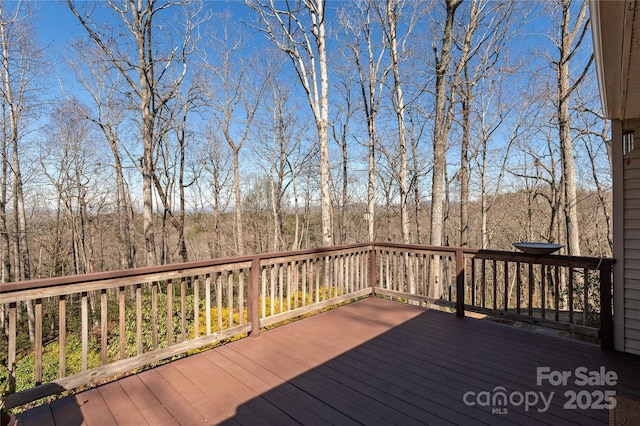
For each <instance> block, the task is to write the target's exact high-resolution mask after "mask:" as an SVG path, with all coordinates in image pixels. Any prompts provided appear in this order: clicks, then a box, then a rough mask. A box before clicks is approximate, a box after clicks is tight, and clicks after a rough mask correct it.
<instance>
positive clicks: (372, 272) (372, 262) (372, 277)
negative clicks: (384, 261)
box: [369, 245, 378, 297]
mask: <svg viewBox="0 0 640 426" xmlns="http://www.w3.org/2000/svg"><path fill="white" fill-rule="evenodd" d="M377 278H378V275H377V266H376V246H373V245H372V246H371V250H370V251H369V286H370V287H371V295H370V297H376V281H377Z"/></svg>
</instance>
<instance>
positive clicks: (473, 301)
mask: <svg viewBox="0 0 640 426" xmlns="http://www.w3.org/2000/svg"><path fill="white" fill-rule="evenodd" d="M476 303H477V301H476V259H475V257H472V258H471V306H476Z"/></svg>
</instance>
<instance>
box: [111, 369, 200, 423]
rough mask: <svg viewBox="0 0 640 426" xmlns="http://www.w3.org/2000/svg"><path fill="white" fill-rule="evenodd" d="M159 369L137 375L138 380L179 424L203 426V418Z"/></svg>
mask: <svg viewBox="0 0 640 426" xmlns="http://www.w3.org/2000/svg"><path fill="white" fill-rule="evenodd" d="M162 367H164V365H163V366H162ZM160 368H161V367H158V368H154V369H153V370H148V371H145V372H143V373H140V374H139V377H140V380H141V381H142V382H143V383H144V384H145V386H146V387H147V389H149V392H150V393H151V394H152V395H153V397H155V398H157V399H158V401H160V402H161V403H162V405H163V407H165V409H166V410H167V411H169V413H171V416H172V417H173V418H175V419H178V421H179V423H180V424H183V423H184V424H188V423H191V424H204V423H205V422H206V420H205V418H204V417H202V416H201V415H200V414H199V413H198V412H197V411H196V410H195V409H194V408H193V407H192V406H191V404H190V402H189V401H188V400H187V399H185V398H183V396H182V394H181V393H180V392H178V391H177V390H176V389H175V388H174V387H173V386H172V385H171V384H170V383H168V382H167V381H166V380H165V379H164V378H163V376H162V375H160V373H159V372H158V370H159V369H160ZM107 386H109V385H107Z"/></svg>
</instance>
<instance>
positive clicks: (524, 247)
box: [513, 242, 564, 255]
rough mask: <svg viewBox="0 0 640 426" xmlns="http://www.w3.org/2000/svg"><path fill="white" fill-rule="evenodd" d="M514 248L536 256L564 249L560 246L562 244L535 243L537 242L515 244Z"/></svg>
mask: <svg viewBox="0 0 640 426" xmlns="http://www.w3.org/2000/svg"><path fill="white" fill-rule="evenodd" d="M513 246H514V247H515V248H517V249H519V250H520V251H521V252H523V253H527V254H535V255H544V254H551V253H553V252H555V251H558V250H560V249H561V248H562V247H564V246H563V245H560V244H552V243H535V242H521V243H513Z"/></svg>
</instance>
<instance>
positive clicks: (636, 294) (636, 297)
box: [624, 288, 640, 300]
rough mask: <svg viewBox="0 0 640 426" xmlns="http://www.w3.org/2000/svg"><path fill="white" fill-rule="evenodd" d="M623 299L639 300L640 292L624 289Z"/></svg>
mask: <svg viewBox="0 0 640 426" xmlns="http://www.w3.org/2000/svg"><path fill="white" fill-rule="evenodd" d="M624 297H625V298H627V299H633V300H640V290H635V289H632V288H625V289H624Z"/></svg>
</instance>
